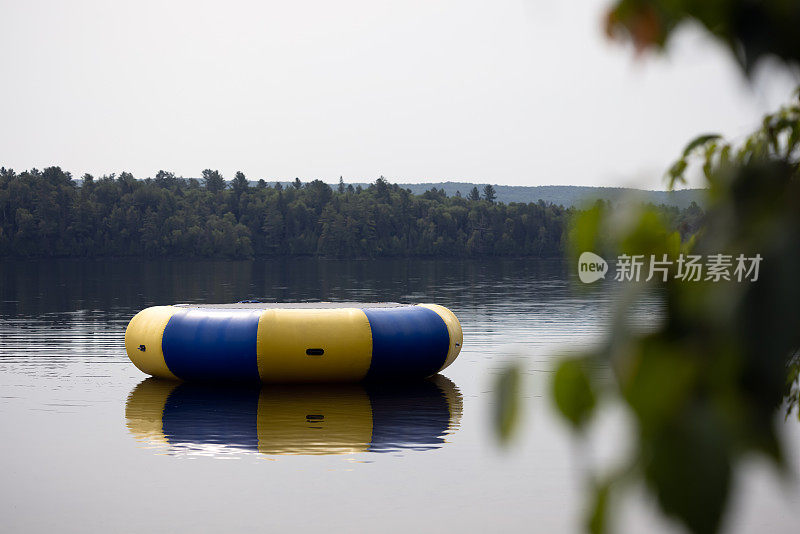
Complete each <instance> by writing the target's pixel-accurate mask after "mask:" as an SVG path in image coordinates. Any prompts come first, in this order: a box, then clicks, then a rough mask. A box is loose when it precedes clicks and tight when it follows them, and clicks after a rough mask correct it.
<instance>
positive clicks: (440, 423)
mask: <svg viewBox="0 0 800 534" xmlns="http://www.w3.org/2000/svg"><path fill="white" fill-rule="evenodd" d="M367 391H368V392H369V400H370V403H371V404H372V442H371V443H370V446H369V450H370V451H372V452H391V451H393V450H397V449H409V448H410V449H414V450H428V449H436V448H439V447H441V445H442V444H443V443H444V439H445V434H447V431H448V429H449V428H450V422H451V417H453V414H452V413H451V411H450V404H449V403H448V402H447V398H446V397H445V395H444V392H443V391H442V389H441V388H440V387H439V386H437V385H436V384H435V383H433V382H430V381H428V380H425V381H422V382H412V383H410V384H409V383H394V384H384V383H382V384H368V385H367Z"/></svg>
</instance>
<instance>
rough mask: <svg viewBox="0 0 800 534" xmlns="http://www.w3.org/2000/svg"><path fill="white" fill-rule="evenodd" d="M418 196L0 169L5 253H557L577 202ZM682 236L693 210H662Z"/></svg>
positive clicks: (487, 192) (0, 232)
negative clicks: (559, 203) (567, 204)
mask: <svg viewBox="0 0 800 534" xmlns="http://www.w3.org/2000/svg"><path fill="white" fill-rule="evenodd" d="M465 193H466V195H464V196H462V195H460V194H458V195H455V196H447V195H446V193H445V192H444V191H443V190H440V189H436V188H432V189H431V190H429V191H426V192H424V193H422V194H420V195H414V194H412V193H411V192H410V191H409V190H408V189H404V188H402V187H400V186H398V185H396V184H395V185H393V184H389V183H388V182H387V181H386V180H385V179H383V178H379V179H378V180H377V181H376V182H375V183H374V184H371V185H369V186H368V187H365V188H362V187H361V186H358V187H355V188H354V187H353V186H352V185H346V184H344V183H343V182H340V184H339V185H338V187H331V186H329V185H328V184H325V183H324V182H322V181H320V180H314V181H312V182H309V183H305V184H303V183H302V182H301V181H300V180H296V181H295V182H294V183H293V184H292V185H291V186H288V187H287V186H283V185H281V184H279V183H275V184H274V185H270V184H268V183H267V182H265V181H264V180H259V181H258V183H257V185H255V186H252V185H251V184H250V182H248V180H247V178H246V177H245V176H244V174H242V173H237V174H236V177H235V178H234V179H233V180H231V181H230V182H227V181H225V180H224V179H223V177H222V176H221V175H220V173H219V172H218V171H214V170H208V169H207V170H205V171H203V178H202V180H195V179H188V180H186V179H183V178H178V177H176V176H175V175H174V174H173V173H169V172H165V171H160V172H159V173H158V174H157V175H156V177H155V178H147V179H145V180H137V179H136V178H134V176H133V175H132V174H130V173H127V172H123V173H121V174H120V175H119V176H116V175H109V176H103V177H102V178H99V179H94V177H92V176H91V175H88V174H87V175H84V176H83V178H82V180H81V181H80V182H78V181H76V180H73V179H72V176H71V175H70V173H68V172H65V171H63V170H61V168H59V167H48V168H46V169H44V170H43V171H39V170H36V169H31V170H30V171H25V172H21V173H15V172H14V171H13V170H10V169H6V168H0V255H2V256H5V257H30V256H74V257H89V256H144V257H158V256H166V257H223V258H249V257H253V256H283V255H319V256H331V257H349V258H359V257H377V256H455V257H467V256H483V255H486V256H535V257H558V256H560V255H561V254H562V252H563V249H564V243H565V241H566V234H567V232H566V231H565V229H566V228H567V226H568V221H569V219H570V217H571V216H572V214H573V213H574V208H564V207H562V206H556V205H553V204H547V203H545V202H544V201H539V202H537V203H528V204H522V203H510V204H503V203H498V202H496V201H495V191H494V189H493V188H492V186H486V187H485V188H484V190H483V191H482V192H481V191H478V189H477V187H474V188H473V189H472V190H471V191H467V192H465ZM660 209H661V211H662V213H663V214H664V215H665V216H666V217H667V218H668V220H669V221H670V224H671V226H673V227H674V228H679V229H680V230H681V232H682V233H683V234H684V235H686V234H688V233H690V232H693V231H694V230H696V229H697V228H698V227H699V224H700V222H701V218H702V216H703V213H702V210H701V209H700V208H698V207H697V206H696V205H692V206H690V207H689V208H687V209H684V210H679V209H678V208H676V207H666V206H662V207H661V208H660Z"/></svg>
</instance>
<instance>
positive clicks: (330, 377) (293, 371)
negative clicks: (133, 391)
mask: <svg viewBox="0 0 800 534" xmlns="http://www.w3.org/2000/svg"><path fill="white" fill-rule="evenodd" d="M462 342H463V334H462V331H461V325H460V323H459V322H458V319H457V318H456V316H455V315H454V314H453V312H451V311H450V310H448V309H447V308H445V307H443V306H438V305H436V304H418V305H408V304H397V303H371V304H365V303H325V302H323V303H320V302H316V303H295V304H262V303H238V304H213V305H203V304H176V305H172V306H154V307H151V308H147V309H145V310H143V311H141V312H139V313H138V314H136V316H134V317H133V319H131V321H130V323H129V324H128V328H127V330H126V331H125V349H126V351H127V353H128V357H130V359H131V361H132V362H133V363H134V365H136V367H138V368H139V369H140V370H142V371H143V372H145V373H147V374H149V375H152V376H156V377H162V378H172V379H180V380H198V381H200V380H202V381H209V380H214V381H259V380H260V381H261V382H267V383H270V382H355V381H360V380H364V379H379V380H403V379H413V378H423V377H427V376H431V375H434V374H436V373H438V372H439V371H441V370H442V369H444V368H445V367H447V366H448V365H450V364H451V363H453V361H454V360H455V359H456V357H457V356H458V353H459V352H460V350H461V344H462Z"/></svg>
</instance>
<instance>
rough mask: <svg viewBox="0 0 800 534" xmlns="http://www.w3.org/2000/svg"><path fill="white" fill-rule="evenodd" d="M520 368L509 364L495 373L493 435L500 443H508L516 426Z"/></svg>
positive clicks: (518, 408)
mask: <svg viewBox="0 0 800 534" xmlns="http://www.w3.org/2000/svg"><path fill="white" fill-rule="evenodd" d="M520 375H521V373H520V369H519V366H518V365H516V364H515V365H509V366H508V367H506V368H505V369H503V370H502V371H501V372H500V374H498V375H497V378H496V380H495V385H494V393H495V402H494V405H495V414H494V420H493V421H494V429H495V435H496V436H497V437H498V438H499V439H500V442H501V443H508V441H509V440H510V439H511V437H512V435H513V433H514V430H515V429H516V427H517V422H518V420H519V413H520Z"/></svg>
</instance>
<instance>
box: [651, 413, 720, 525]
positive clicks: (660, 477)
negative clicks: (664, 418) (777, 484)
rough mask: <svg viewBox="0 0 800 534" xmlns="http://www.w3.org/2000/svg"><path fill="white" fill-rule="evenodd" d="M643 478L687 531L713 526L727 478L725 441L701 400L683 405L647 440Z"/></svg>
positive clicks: (716, 421)
mask: <svg viewBox="0 0 800 534" xmlns="http://www.w3.org/2000/svg"><path fill="white" fill-rule="evenodd" d="M648 444H649V452H648V454H647V456H646V461H645V477H646V480H647V482H648V484H650V486H651V487H652V488H653V490H654V491H655V493H656V496H657V498H658V502H659V504H660V506H661V508H662V509H663V510H664V512H666V513H667V514H669V515H673V516H675V517H677V518H679V519H680V520H681V521H682V522H683V523H684V524H685V525H686V526H687V527H689V530H691V531H692V532H694V533H697V534H707V533H708V534H710V533H714V532H717V530H718V529H719V524H720V520H721V518H722V513H723V511H724V508H725V503H726V501H727V497H728V490H729V486H730V479H731V460H730V443H729V442H728V439H727V434H726V433H725V429H724V427H723V426H722V425H721V424H720V421H719V420H718V418H717V417H716V416H715V415H714V412H713V411H712V410H711V409H710V408H709V407H708V406H707V405H706V404H704V403H698V404H696V405H693V406H691V407H687V409H685V410H684V411H683V413H682V414H681V415H680V416H679V417H675V418H674V419H673V420H672V422H671V423H670V424H669V425H666V426H664V427H663V431H662V432H661V433H660V435H659V436H657V437H656V438H655V439H653V440H651V441H648Z"/></svg>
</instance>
